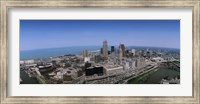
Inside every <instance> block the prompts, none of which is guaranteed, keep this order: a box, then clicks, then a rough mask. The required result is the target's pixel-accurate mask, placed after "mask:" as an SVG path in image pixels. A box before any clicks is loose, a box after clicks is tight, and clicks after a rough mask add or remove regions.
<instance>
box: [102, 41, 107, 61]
mask: <svg viewBox="0 0 200 104" xmlns="http://www.w3.org/2000/svg"><path fill="white" fill-rule="evenodd" d="M103 56H104V57H106V58H107V57H108V43H107V41H106V40H105V41H103Z"/></svg>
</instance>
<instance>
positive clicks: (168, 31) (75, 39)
mask: <svg viewBox="0 0 200 104" xmlns="http://www.w3.org/2000/svg"><path fill="white" fill-rule="evenodd" d="M104 40H107V42H108V45H109V46H111V45H119V44H125V46H150V47H166V48H178V49H179V48H180V21H179V20H20V50H34V49H44V48H57V47H73V46H102V44H103V41H104Z"/></svg>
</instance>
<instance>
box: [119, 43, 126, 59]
mask: <svg viewBox="0 0 200 104" xmlns="http://www.w3.org/2000/svg"><path fill="white" fill-rule="evenodd" d="M120 49H121V51H122V57H125V56H126V48H125V45H124V44H120V45H119V50H120Z"/></svg>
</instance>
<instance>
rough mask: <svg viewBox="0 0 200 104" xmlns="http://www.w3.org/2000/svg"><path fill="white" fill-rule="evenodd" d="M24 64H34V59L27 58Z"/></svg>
mask: <svg viewBox="0 0 200 104" xmlns="http://www.w3.org/2000/svg"><path fill="white" fill-rule="evenodd" d="M24 64H34V60H25V61H24Z"/></svg>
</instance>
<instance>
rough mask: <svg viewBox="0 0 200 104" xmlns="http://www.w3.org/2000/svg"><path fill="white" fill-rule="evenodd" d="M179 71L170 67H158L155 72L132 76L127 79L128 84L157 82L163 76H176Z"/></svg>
mask: <svg viewBox="0 0 200 104" xmlns="http://www.w3.org/2000/svg"><path fill="white" fill-rule="evenodd" d="M179 75H180V72H178V71H175V70H170V69H158V70H157V71H155V72H152V73H151V72H150V73H147V74H144V75H142V76H139V77H137V78H133V79H131V80H129V81H128V84H158V83H160V81H161V80H162V79H163V78H165V77H170V78H171V77H176V76H179Z"/></svg>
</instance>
